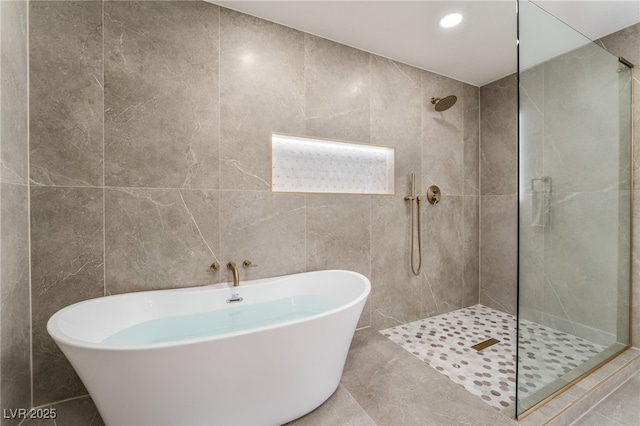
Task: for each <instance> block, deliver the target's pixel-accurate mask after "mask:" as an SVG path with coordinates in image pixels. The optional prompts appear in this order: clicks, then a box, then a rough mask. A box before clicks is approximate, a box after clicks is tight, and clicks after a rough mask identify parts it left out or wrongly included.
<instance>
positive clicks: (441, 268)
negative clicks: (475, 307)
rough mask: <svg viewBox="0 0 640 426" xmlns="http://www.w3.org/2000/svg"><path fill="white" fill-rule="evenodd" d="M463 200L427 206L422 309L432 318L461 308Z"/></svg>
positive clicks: (444, 200) (444, 199) (452, 198)
mask: <svg viewBox="0 0 640 426" xmlns="http://www.w3.org/2000/svg"><path fill="white" fill-rule="evenodd" d="M462 200H463V197H461V196H447V195H444V196H443V197H442V199H441V200H440V202H439V203H438V204H435V205H431V204H429V203H425V207H424V209H425V212H426V213H425V218H426V220H425V226H424V227H423V233H424V234H423V237H422V238H423V243H424V246H423V252H424V264H423V266H424V270H423V272H422V276H423V284H422V285H423V287H422V294H423V308H422V317H430V316H433V315H438V314H442V313H444V312H449V311H453V310H456V309H460V308H461V307H462V300H463V281H464V254H463V244H464V241H463V205H462Z"/></svg>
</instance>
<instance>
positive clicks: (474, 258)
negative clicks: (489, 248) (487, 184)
mask: <svg viewBox="0 0 640 426" xmlns="http://www.w3.org/2000/svg"><path fill="white" fill-rule="evenodd" d="M479 202H480V197H476V196H464V197H462V250H463V252H462V256H463V261H464V263H463V281H462V300H461V302H460V305H461V307H466V306H471V305H475V304H477V303H479V301H480V276H479V274H478V269H479V267H480V241H479V239H478V233H479V232H480V204H479Z"/></svg>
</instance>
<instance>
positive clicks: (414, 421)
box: [342, 329, 515, 426]
mask: <svg viewBox="0 0 640 426" xmlns="http://www.w3.org/2000/svg"><path fill="white" fill-rule="evenodd" d="M342 384H343V386H344V387H345V388H346V389H347V390H348V391H349V393H350V394H351V395H352V396H353V398H354V399H355V400H356V401H357V402H358V403H359V404H360V406H362V408H363V409H364V410H365V411H366V412H367V414H368V415H369V416H370V417H371V419H373V421H375V422H376V424H378V425H401V424H405V425H425V426H431V425H433V426H436V425H456V424H474V425H493V426H495V425H513V424H515V422H514V421H512V420H510V419H508V418H506V417H505V416H504V415H502V414H501V413H500V412H499V411H498V410H496V409H494V408H492V407H490V406H489V405H487V404H485V403H484V402H483V401H482V400H481V399H480V398H478V397H477V396H474V395H472V394H470V393H468V392H467V391H466V390H464V389H463V388H462V387H461V386H459V385H457V384H455V383H453V382H451V381H450V380H449V379H448V378H447V377H446V376H444V375H442V374H440V373H439V372H437V371H436V370H434V369H432V368H431V367H429V366H428V365H427V364H426V363H424V362H422V361H420V360H419V359H417V358H416V357H414V356H413V355H411V354H409V353H408V352H406V351H405V350H404V349H402V348H401V347H400V346H398V345H395V344H394V343H392V342H391V341H390V340H388V339H386V338H385V337H383V336H382V335H381V334H379V333H377V332H376V331H374V330H372V329H366V330H362V331H358V332H356V334H355V336H354V340H353V342H352V344H351V349H350V351H349V356H348V357H347V364H346V366H345V371H344V375H343V378H342Z"/></svg>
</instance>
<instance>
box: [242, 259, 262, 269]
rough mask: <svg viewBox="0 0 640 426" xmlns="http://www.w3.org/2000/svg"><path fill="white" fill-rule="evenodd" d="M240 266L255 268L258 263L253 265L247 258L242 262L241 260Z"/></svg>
mask: <svg viewBox="0 0 640 426" xmlns="http://www.w3.org/2000/svg"><path fill="white" fill-rule="evenodd" d="M242 266H244V267H245V268H255V267H256V266H258V265H255V264H254V263H253V262H252V261H250V260H249V259H247V260H245V261H244V262H242Z"/></svg>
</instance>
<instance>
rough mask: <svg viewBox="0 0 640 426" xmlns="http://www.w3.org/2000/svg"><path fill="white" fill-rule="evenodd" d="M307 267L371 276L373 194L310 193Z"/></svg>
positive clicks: (306, 233)
mask: <svg viewBox="0 0 640 426" xmlns="http://www.w3.org/2000/svg"><path fill="white" fill-rule="evenodd" d="M306 199H307V203H306V222H305V223H306V225H305V235H306V265H307V266H306V268H307V270H310V271H314V270H319V269H348V270H351V271H355V272H360V273H361V274H364V275H366V276H371V256H370V246H371V241H370V238H371V217H370V213H371V197H370V196H368V195H320V194H309V195H307V196H306Z"/></svg>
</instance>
